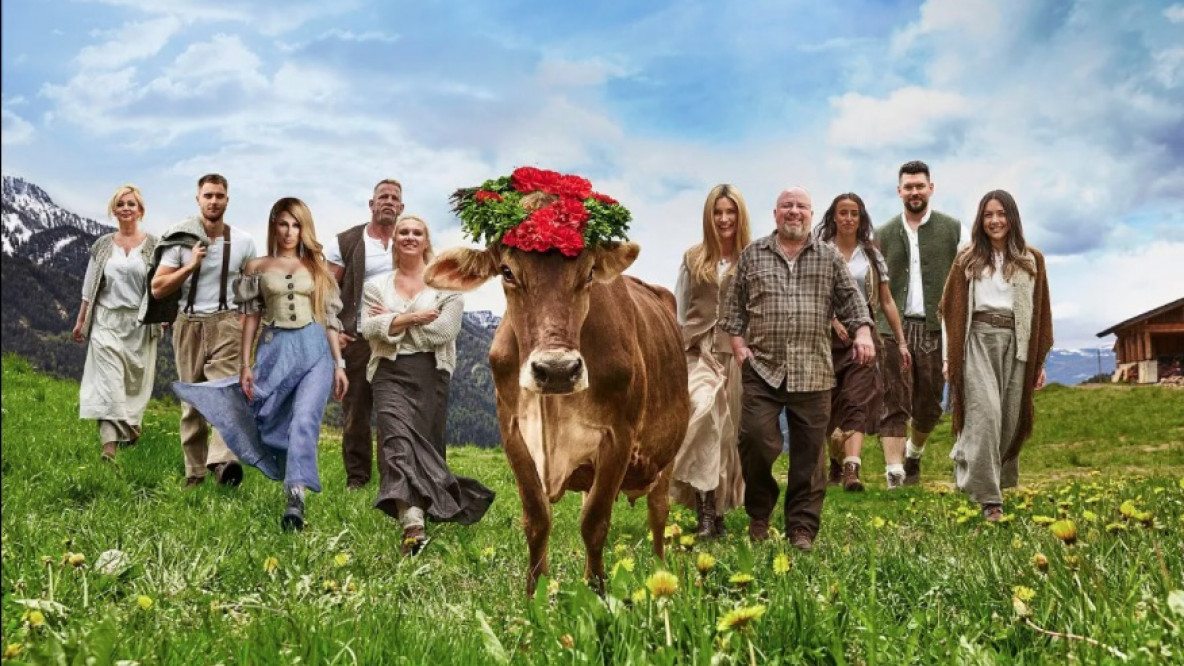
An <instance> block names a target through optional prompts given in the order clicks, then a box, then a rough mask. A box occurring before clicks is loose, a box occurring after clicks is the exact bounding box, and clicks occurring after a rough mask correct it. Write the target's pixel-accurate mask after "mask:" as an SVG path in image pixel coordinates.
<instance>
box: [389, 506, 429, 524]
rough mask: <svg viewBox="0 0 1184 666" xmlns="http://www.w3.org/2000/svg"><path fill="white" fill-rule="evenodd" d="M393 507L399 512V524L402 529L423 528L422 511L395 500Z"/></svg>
mask: <svg viewBox="0 0 1184 666" xmlns="http://www.w3.org/2000/svg"><path fill="white" fill-rule="evenodd" d="M395 506H397V507H398V510H399V524H401V525H402V526H403V527H423V509H421V508H419V507H417V506H411V505H410V504H408V503H406V502H404V501H403V500H396V503H395Z"/></svg>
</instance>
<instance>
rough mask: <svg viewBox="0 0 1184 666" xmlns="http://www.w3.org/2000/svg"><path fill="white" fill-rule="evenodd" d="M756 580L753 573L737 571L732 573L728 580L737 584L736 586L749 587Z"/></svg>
mask: <svg viewBox="0 0 1184 666" xmlns="http://www.w3.org/2000/svg"><path fill="white" fill-rule="evenodd" d="M754 580H756V579H755V578H753V577H752V574H746V573H736V574H732V577H731V578H729V579H728V582H729V583H731V584H732V585H735V586H736V587H748V586H749V585H751V584H752V581H754Z"/></svg>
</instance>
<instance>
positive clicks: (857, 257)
mask: <svg viewBox="0 0 1184 666" xmlns="http://www.w3.org/2000/svg"><path fill="white" fill-rule="evenodd" d="M818 237H819V239H821V240H823V241H826V242H828V243H830V244H831V245H833V246H834V248H835V249H836V250H838V251H839V254H840V255H842V257H843V259H845V260H846V262H847V270H848V271H850V273H851V277H853V278H855V284H856V285H857V286H858V287H859V291H860V293H861V294H862V295H863V298H864V300H866V301H867V304H868V311H869V312H871V314H872V316H873V317H875V316H876V313H877V311H879V312H882V313H883V314H884V318H885V319H887V320H888V324H889V326H891V327H892V332H893V333H894V334H895V335H896V339H897V340H899V341H901V342H902V343H903V342H904V340H905V337H904V332H903V330H902V328H901V324H900V313H899V312H898V311H897V309H896V301H894V300H893V299H892V291H891V290H890V289H889V288H888V266H887V265H886V264H885V263H884V257H883V256H882V255H881V254H880V251H879V250H878V249H877V248H876V246H875V245H873V244H872V219H871V216H870V215H868V212H867V206H865V205H864V204H863V199H861V198H859V195H858V194H855V193H853V192H848V193H846V194H840V195H839V196H837V197H835V200H834V201H832V202H831V204H830V208H827V209H826V213H825V214H824V215H823V216H822V222H821V223H820V224H819V226H818ZM875 338H876V347H877V349H879V348H880V347H881V346H882V342H881V341H880V339H879V336H875ZM900 355H901V361H902V363H903V365H904V369H905V370H908V369H909V367H910V365H911V363H912V357H911V356H910V355H909V350H908V345H907V344H901V345H900ZM881 357H882V355H881V354H876V358H877V359H879V358H881ZM831 360H832V361H833V362H834V367H835V387H834V389H832V391H831V408H830V426H829V427H828V428H827V431H828V432H830V433H831V435H830V445H829V451H830V476H829V483H830V484H832V485H839V484H842V486H843V490H848V491H860V490H863V481H862V480H861V479H860V477H859V473H860V469H861V468H862V466H863V460H862V458H861V457H860V454H861V453H862V451H863V439H864V437H865V436H866V435H867V434H868V433H874V432H875V430H876V424H877V423H878V422H879V420H880V409H881V406H882V400H883V394H884V377H883V376H882V367H883V366H882V365H881V364H880V363H879V362H877V363H874V364H866V365H865V364H862V363H856V362H855V361H854V358H853V357H852V354H851V335H850V334H849V332H848V331H847V329H846V328H845V327H844V326H843V324H842V323H840V322H839V320H838V319H837V318H834V319H831ZM888 462H889V463H892V462H896V463H901V462H903V461H900V460H896V461H893V460H889V461H888Z"/></svg>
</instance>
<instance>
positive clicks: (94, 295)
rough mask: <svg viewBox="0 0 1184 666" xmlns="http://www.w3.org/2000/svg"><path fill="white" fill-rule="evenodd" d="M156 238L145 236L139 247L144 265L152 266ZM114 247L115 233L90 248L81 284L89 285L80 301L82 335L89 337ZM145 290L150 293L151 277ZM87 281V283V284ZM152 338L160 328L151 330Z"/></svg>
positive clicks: (107, 235)
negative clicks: (82, 305) (82, 307)
mask: <svg viewBox="0 0 1184 666" xmlns="http://www.w3.org/2000/svg"><path fill="white" fill-rule="evenodd" d="M156 240H157V239H156V236H153V235H152V234H147V235H146V238H145V239H144V244H143V245H142V246H140V254H141V256H142V257H143V258H144V265H145V266H151V265H152V257H153V256H154V252H155V251H156ZM114 247H115V232H111V233H109V234H103V235H102V236H99V237H98V239H96V240H95V242H94V244H93V245H91V246H90V261H89V262H88V263H87V265H86V273H87V274H86V278H85V279H83V281H82V283H83V284H89V286H90V291H89V292H87V293H85V294H83V295H82V300H84V301H86V302H87V304H88V305H87V308H86V314H85V315H84V317H83V320H82V335H83V336H84V337H87V338H89V337H90V328H91V325H92V324H94V313H95V303H96V301H98V300H99V292H100V291H102V289H103V285H104V284H105V283H106V281H107V278H106V277H105V275H104V271H105V270H106V269H107V260H108V259H110V258H111V251H112V249H113V248H114ZM146 279H147V282H146V283H145V284H146V286H145V290H146V291H151V290H152V287H151V281H152V280H151V277H148V278H146ZM88 280H89V283H88V282H87V281H88ZM152 334H153V337H155V336H156V335H159V334H160V327H154V328H153V329H152Z"/></svg>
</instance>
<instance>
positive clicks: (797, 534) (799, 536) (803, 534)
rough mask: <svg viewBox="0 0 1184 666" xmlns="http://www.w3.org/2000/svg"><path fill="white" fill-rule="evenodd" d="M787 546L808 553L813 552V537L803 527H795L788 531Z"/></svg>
mask: <svg viewBox="0 0 1184 666" xmlns="http://www.w3.org/2000/svg"><path fill="white" fill-rule="evenodd" d="M789 545H791V546H793V547H794V548H797V549H798V550H800V551H802V552H803V553H808V552H810V551H812V550H814V535H812V534H810V530H808V529H806V528H804V527H795V528H793V529H792V530H790V531H789Z"/></svg>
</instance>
